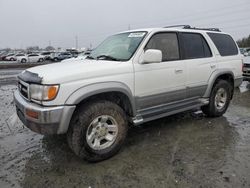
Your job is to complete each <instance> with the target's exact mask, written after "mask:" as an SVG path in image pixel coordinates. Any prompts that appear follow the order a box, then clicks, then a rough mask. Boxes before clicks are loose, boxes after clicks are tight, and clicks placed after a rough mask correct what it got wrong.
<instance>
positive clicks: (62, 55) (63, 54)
mask: <svg viewBox="0 0 250 188" xmlns="http://www.w3.org/2000/svg"><path fill="white" fill-rule="evenodd" d="M72 57H73V55H72V54H71V53H69V52H59V53H55V54H54V57H53V59H52V60H53V61H62V60H64V59H69V58H72Z"/></svg>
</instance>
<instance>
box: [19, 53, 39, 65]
mask: <svg viewBox="0 0 250 188" xmlns="http://www.w3.org/2000/svg"><path fill="white" fill-rule="evenodd" d="M17 61H18V62H21V63H26V62H28V63H36V62H43V61H44V56H42V55H39V54H29V55H24V56H19V57H17Z"/></svg>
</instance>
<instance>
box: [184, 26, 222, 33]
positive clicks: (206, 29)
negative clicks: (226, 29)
mask: <svg viewBox="0 0 250 188" xmlns="http://www.w3.org/2000/svg"><path fill="white" fill-rule="evenodd" d="M183 29H196V30H205V31H217V32H221V30H220V29H219V28H199V27H183Z"/></svg>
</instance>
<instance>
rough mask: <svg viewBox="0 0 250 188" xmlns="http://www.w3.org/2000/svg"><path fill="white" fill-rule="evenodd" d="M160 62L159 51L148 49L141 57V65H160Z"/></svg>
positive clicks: (160, 54)
mask: <svg viewBox="0 0 250 188" xmlns="http://www.w3.org/2000/svg"><path fill="white" fill-rule="evenodd" d="M160 62H162V52H161V50H155V49H148V50H146V51H145V53H144V55H143V60H142V63H143V64H146V63H160Z"/></svg>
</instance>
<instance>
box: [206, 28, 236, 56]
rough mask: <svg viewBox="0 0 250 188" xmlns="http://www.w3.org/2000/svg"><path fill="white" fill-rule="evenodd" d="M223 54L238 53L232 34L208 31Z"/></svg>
mask: <svg viewBox="0 0 250 188" xmlns="http://www.w3.org/2000/svg"><path fill="white" fill-rule="evenodd" d="M208 35H209V37H210V38H211V39H212V41H213V42H214V44H215V46H216V48H217V49H218V51H219V52H220V55H221V56H230V55H237V54H238V48H237V46H236V44H235V42H234V40H233V39H232V37H231V36H230V35H226V34H221V33H208Z"/></svg>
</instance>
